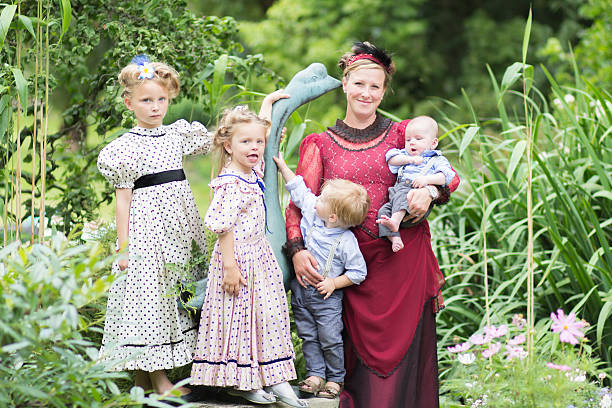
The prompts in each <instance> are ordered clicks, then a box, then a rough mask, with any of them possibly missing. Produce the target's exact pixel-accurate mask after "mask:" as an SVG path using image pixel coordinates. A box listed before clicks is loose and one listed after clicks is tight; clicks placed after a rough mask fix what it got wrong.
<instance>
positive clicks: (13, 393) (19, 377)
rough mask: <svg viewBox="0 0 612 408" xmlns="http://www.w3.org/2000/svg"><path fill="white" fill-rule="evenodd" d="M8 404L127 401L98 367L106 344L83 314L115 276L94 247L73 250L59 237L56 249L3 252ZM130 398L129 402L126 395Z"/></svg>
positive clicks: (3, 396)
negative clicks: (96, 339)
mask: <svg viewBox="0 0 612 408" xmlns="http://www.w3.org/2000/svg"><path fill="white" fill-rule="evenodd" d="M0 259H1V260H2V261H1V262H2V263H1V264H0V288H1V291H2V293H3V300H2V302H0V321H1V322H2V323H1V324H0V371H1V372H2V375H0V383H1V385H0V404H1V405H3V406H14V407H26V406H50V407H65V406H67V405H69V406H74V407H94V406H96V407H100V406H103V405H104V404H105V403H106V402H107V401H106V400H107V399H108V398H110V399H112V400H119V392H118V389H117V386H116V385H115V381H116V380H117V379H120V378H123V377H124V376H125V375H124V374H119V373H107V372H105V371H104V368H103V367H102V366H100V365H98V364H96V359H97V352H98V345H97V344H94V343H92V342H91V341H89V340H88V339H87V337H85V336H84V332H85V331H87V330H88V329H89V327H88V324H89V322H88V321H86V320H84V319H83V318H82V317H81V316H80V312H81V311H83V310H86V309H87V308H90V307H92V305H93V304H94V303H95V301H96V300H97V299H100V298H102V297H103V296H104V295H105V294H106V292H107V290H108V288H109V286H110V284H111V283H112V280H113V277H112V276H108V275H105V276H99V271H100V270H101V269H104V268H108V265H109V263H110V261H111V260H110V259H109V258H105V257H103V256H101V252H100V250H99V249H98V248H97V247H95V246H93V247H91V246H85V245H83V246H77V247H70V246H68V245H67V241H66V240H65V238H62V237H61V236H60V235H56V236H55V237H54V238H53V240H52V241H51V246H50V247H47V246H43V245H34V246H32V247H28V248H25V247H19V244H18V243H13V244H10V245H8V246H6V247H4V248H3V249H2V250H0ZM123 399H124V400H125V398H123Z"/></svg>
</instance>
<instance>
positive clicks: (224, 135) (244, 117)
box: [212, 105, 270, 174]
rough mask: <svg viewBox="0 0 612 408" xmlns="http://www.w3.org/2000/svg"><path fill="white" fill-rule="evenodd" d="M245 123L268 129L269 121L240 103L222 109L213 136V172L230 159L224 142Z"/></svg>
mask: <svg viewBox="0 0 612 408" xmlns="http://www.w3.org/2000/svg"><path fill="white" fill-rule="evenodd" d="M245 123H255V124H258V125H261V126H263V127H264V129H266V131H267V130H268V128H269V127H270V121H268V120H266V119H263V118H260V117H259V116H257V114H255V112H253V111H251V110H249V109H248V108H247V107H246V106H244V105H240V106H236V107H235V108H233V109H226V110H225V111H223V116H222V117H221V120H220V121H219V124H218V125H217V130H216V131H215V135H214V136H213V147H212V149H213V154H214V155H215V162H216V166H215V169H214V170H215V171H214V174H219V171H221V169H222V168H223V166H225V164H226V163H227V162H228V160H229V159H230V155H229V153H228V152H227V151H226V150H225V142H229V141H231V140H232V137H233V136H234V132H235V129H236V127H237V126H240V125H243V124H245Z"/></svg>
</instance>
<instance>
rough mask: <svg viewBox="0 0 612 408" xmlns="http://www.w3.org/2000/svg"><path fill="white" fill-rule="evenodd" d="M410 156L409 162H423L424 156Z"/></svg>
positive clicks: (417, 163)
mask: <svg viewBox="0 0 612 408" xmlns="http://www.w3.org/2000/svg"><path fill="white" fill-rule="evenodd" d="M408 157H409V158H410V160H409V161H408V163H410V164H416V165H419V164H421V163H423V157H422V156H408Z"/></svg>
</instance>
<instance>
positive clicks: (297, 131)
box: [285, 122, 306, 158]
mask: <svg viewBox="0 0 612 408" xmlns="http://www.w3.org/2000/svg"><path fill="white" fill-rule="evenodd" d="M305 130H306V122H302V123H300V124H299V125H297V126H296V127H294V128H293V130H292V131H291V135H290V136H289V139H288V140H287V147H286V149H285V158H289V157H290V156H291V155H292V154H293V151H294V150H295V149H296V147H298V146H299V145H300V142H301V141H302V137H303V136H304V131H305Z"/></svg>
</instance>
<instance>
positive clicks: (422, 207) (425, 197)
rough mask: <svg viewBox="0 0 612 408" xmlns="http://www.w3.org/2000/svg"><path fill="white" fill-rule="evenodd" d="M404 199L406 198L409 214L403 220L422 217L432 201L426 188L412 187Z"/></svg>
mask: <svg viewBox="0 0 612 408" xmlns="http://www.w3.org/2000/svg"><path fill="white" fill-rule="evenodd" d="M406 200H408V211H409V212H410V214H409V215H408V216H407V217H406V218H405V220H413V221H418V220H420V219H421V218H423V216H424V215H425V214H427V210H429V205H430V204H431V202H432V198H431V195H430V194H429V190H427V189H426V188H413V189H412V190H410V191H409V192H408V194H407V195H406Z"/></svg>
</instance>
